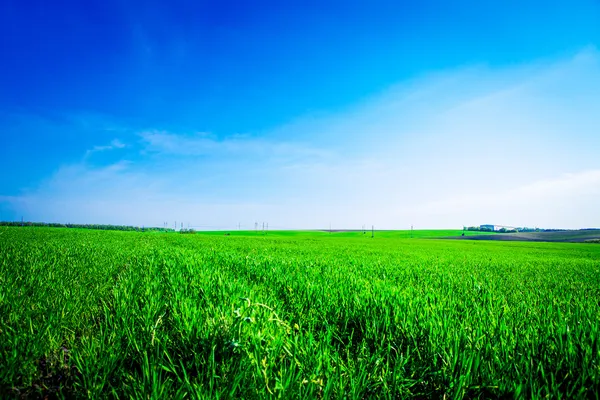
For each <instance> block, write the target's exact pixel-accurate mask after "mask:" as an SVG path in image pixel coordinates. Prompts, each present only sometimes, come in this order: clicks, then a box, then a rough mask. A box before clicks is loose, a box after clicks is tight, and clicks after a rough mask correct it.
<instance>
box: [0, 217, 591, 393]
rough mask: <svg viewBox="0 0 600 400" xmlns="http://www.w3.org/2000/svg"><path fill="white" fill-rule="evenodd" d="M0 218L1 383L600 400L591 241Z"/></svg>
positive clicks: (16, 388) (1, 387)
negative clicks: (43, 224) (71, 224)
mask: <svg viewBox="0 0 600 400" xmlns="http://www.w3.org/2000/svg"><path fill="white" fill-rule="evenodd" d="M229 233H230V234H229V235H225V234H224V232H212V233H203V234H187V235H181V234H178V233H172V232H171V233H159V232H118V231H92V230H80V229H62V228H33V227H31V228H29V227H24V228H20V227H1V228H0V288H1V290H0V397H2V398H23V397H29V398H38V397H39V398H42V397H45V396H48V397H50V398H52V397H58V398H63V397H67V398H136V399H137V398H139V399H142V398H144V399H148V398H151V399H166V398H174V399H183V398H192V399H193V398H202V399H205V398H206V399H242V398H243V399H265V398H266V399H271V398H272V399H275V398H283V399H289V398H298V399H311V398H320V399H367V398H382V399H402V398H440V399H462V398H564V399H573V398H587V399H598V398H600V356H599V350H600V342H599V339H600V246H599V245H597V244H593V243H535V242H527V243H526V242H501V241H454V240H441V239H435V238H434V237H444V236H455V235H460V234H461V233H462V231H414V232H412V236H413V237H412V238H411V237H410V235H411V232H410V231H387V232H381V231H375V235H374V236H375V237H374V238H371V232H370V231H366V233H362V232H361V231H358V232H354V231H353V232H331V233H329V232H310V231H298V232H268V233H267V234H262V233H260V232H253V231H245V232H244V231H231V232H229Z"/></svg>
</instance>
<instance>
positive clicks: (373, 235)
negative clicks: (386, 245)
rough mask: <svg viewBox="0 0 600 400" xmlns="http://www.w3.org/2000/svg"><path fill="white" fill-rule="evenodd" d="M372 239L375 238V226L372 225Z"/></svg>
mask: <svg viewBox="0 0 600 400" xmlns="http://www.w3.org/2000/svg"><path fill="white" fill-rule="evenodd" d="M371 237H372V238H374V237H375V225H371Z"/></svg>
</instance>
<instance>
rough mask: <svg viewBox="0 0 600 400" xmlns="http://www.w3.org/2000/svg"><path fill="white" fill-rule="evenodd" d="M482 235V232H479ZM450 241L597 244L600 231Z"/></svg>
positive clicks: (510, 235)
mask: <svg viewBox="0 0 600 400" xmlns="http://www.w3.org/2000/svg"><path fill="white" fill-rule="evenodd" d="M477 233H480V232H477ZM448 239H468V240H502V241H521V242H586V241H589V242H597V241H600V230H577V231H555V232H516V233H504V234H501V233H498V234H495V235H492V236H489V235H470V236H469V237H463V236H456V237H448Z"/></svg>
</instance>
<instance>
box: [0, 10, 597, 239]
mask: <svg viewBox="0 0 600 400" xmlns="http://www.w3.org/2000/svg"><path fill="white" fill-rule="evenodd" d="M415 3H417V2H392V1H389V2H387V1H385V2H383V1H379V2H378V1H375V2H363V1H361V2H358V1H344V2H341V1H330V2H312V1H308V2H272V1H257V2H227V1H219V2H202V1H196V2H194V1H170V2H136V1H129V2H118V1H102V2H95V1H87V2H79V1H57V2H46V1H30V2H23V1H18V0H5V1H3V2H2V3H1V4H0V38H1V39H0V54H2V62H1V63H0V135H1V136H0V169H1V170H2V171H3V173H2V174H0V219H3V220H13V219H20V218H21V216H23V217H24V218H25V219H26V220H34V221H48V222H78V223H115V224H134V225H156V226H162V224H163V222H165V221H168V222H169V224H170V225H172V224H173V223H174V221H180V222H184V223H185V225H187V224H189V225H190V226H195V227H199V228H206V229H231V228H233V227H236V226H238V224H241V225H242V227H246V228H253V227H254V223H255V222H260V223H262V222H269V224H270V227H273V228H282V229H284V228H287V229H292V228H320V227H322V228H325V227H328V226H329V224H330V223H331V224H332V225H333V226H334V227H338V228H355V227H357V226H358V227H360V226H362V225H363V224H366V225H372V224H374V225H375V226H376V227H379V228H387V229H394V228H395V229H405V228H407V227H410V225H414V226H415V227H420V228H452V227H458V228H460V227H462V226H463V225H479V224H483V223H496V224H504V225H514V226H540V227H566V228H580V227H600V213H598V212H597V204H598V201H597V199H598V198H599V197H598V196H599V195H600V157H599V156H598V154H600V131H599V128H598V127H600V111H599V110H600V95H598V93H600V50H599V42H600V3H598V2H597V1H593V0H588V1H585V0H574V1H571V2H553V1H551V2H548V1H544V2H542V1H527V2H522V1H520V2H517V1H505V2H491V1H489V2H488V1H458V2H451V3H450V2H441V1H423V2H418V4H415Z"/></svg>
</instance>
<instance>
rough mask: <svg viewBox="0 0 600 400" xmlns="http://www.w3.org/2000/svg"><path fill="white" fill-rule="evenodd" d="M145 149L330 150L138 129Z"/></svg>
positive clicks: (270, 153) (278, 153)
mask: <svg viewBox="0 0 600 400" xmlns="http://www.w3.org/2000/svg"><path fill="white" fill-rule="evenodd" d="M139 135H140V137H141V138H142V144H143V146H144V150H145V151H148V152H157V153H163V154H172V155H182V156H235V157H240V156H241V157H248V156H250V157H288V158H298V157H323V156H327V155H330V152H328V151H324V150H321V149H318V148H313V147H311V146H307V145H306V144H302V143H297V142H291V141H274V140H267V139H264V138H254V137H249V136H247V135H246V136H244V135H237V136H231V137H226V138H222V139H219V138H217V137H216V136H214V135H211V134H208V133H195V134H192V135H185V134H175V133H171V132H166V131H157V130H152V131H144V132H141V133H140V134H139Z"/></svg>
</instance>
